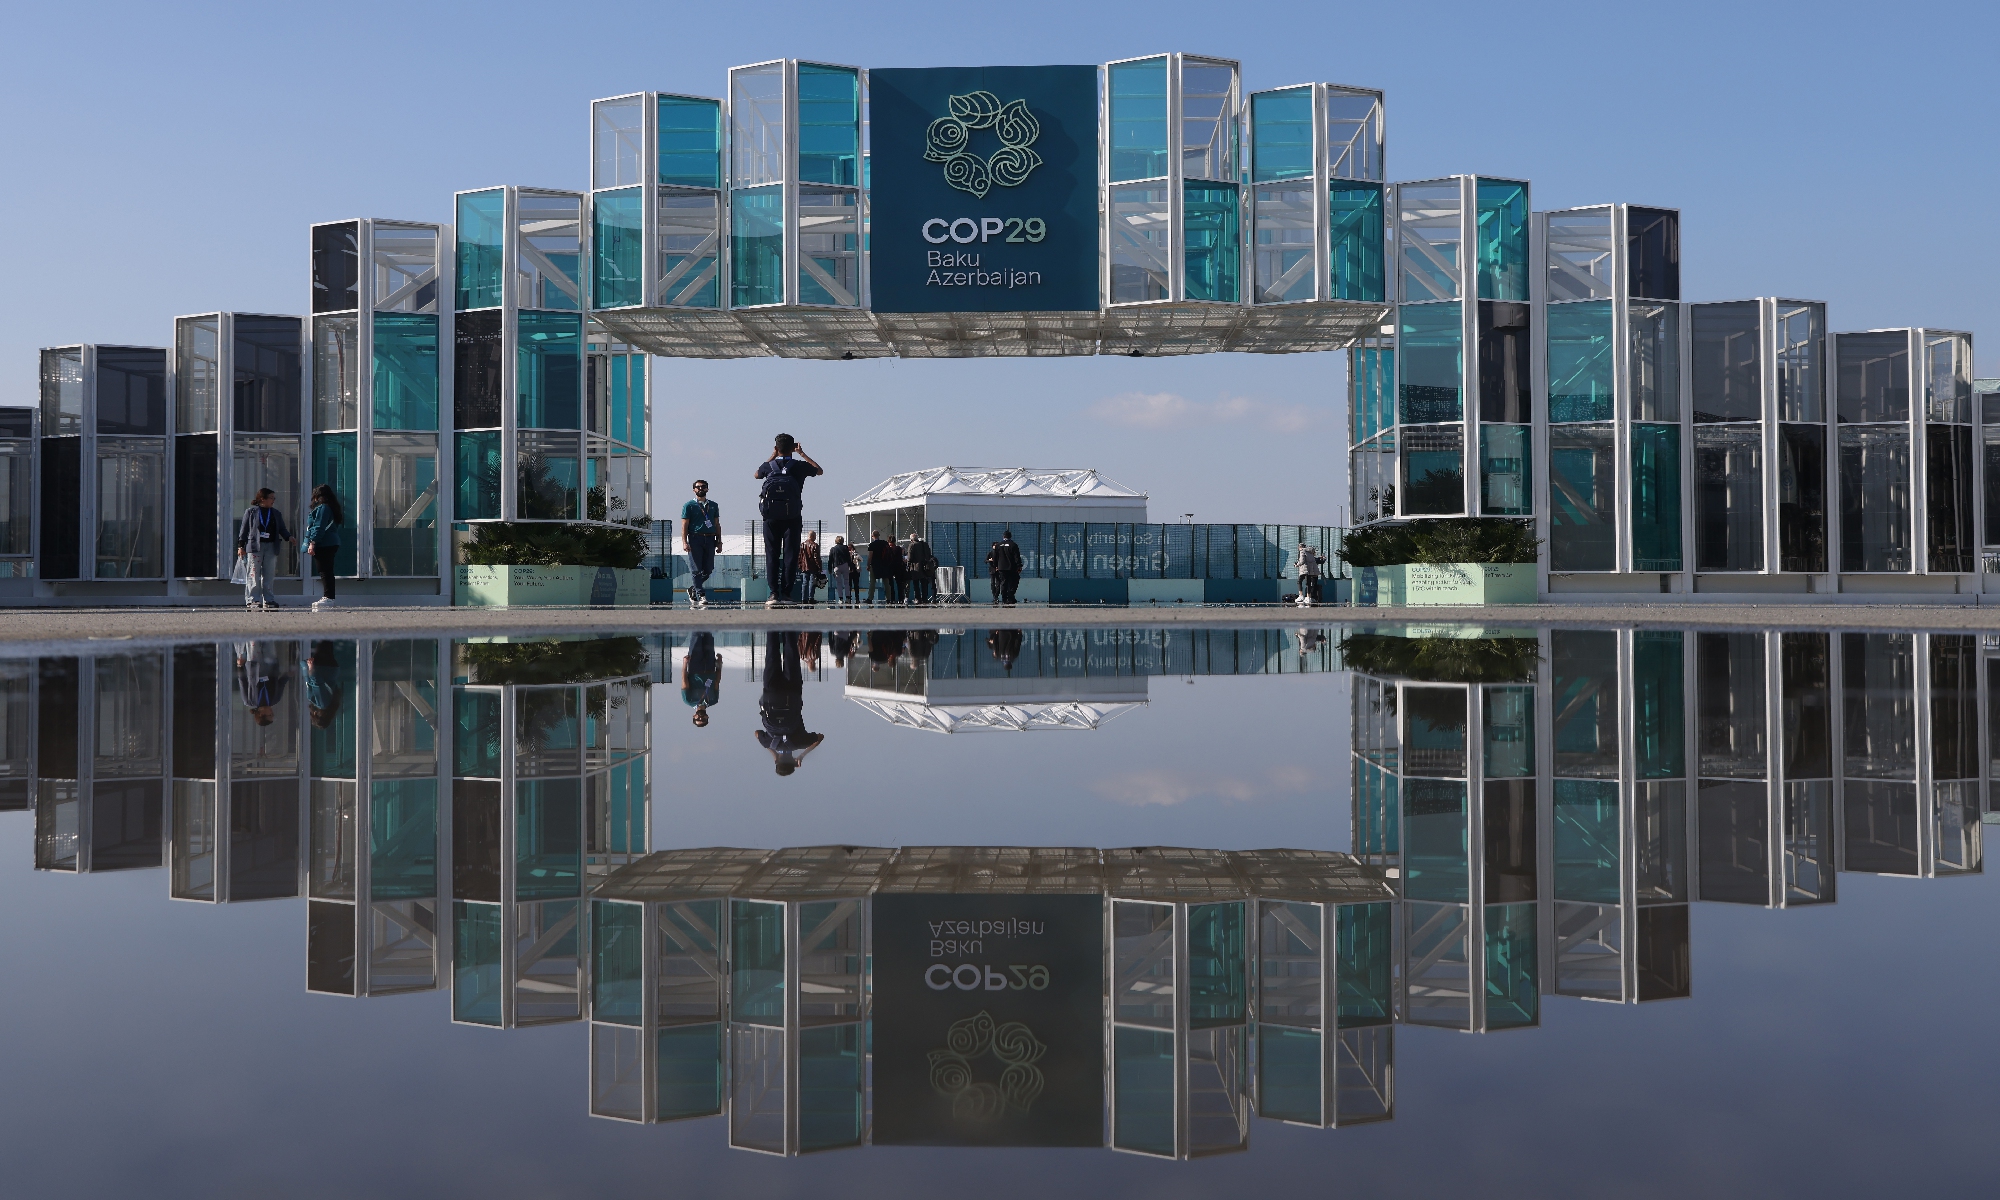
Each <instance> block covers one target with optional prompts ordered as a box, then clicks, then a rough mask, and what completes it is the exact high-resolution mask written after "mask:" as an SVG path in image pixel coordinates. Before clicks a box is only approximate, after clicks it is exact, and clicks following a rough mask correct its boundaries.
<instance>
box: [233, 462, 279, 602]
mask: <svg viewBox="0 0 2000 1200" xmlns="http://www.w3.org/2000/svg"><path fill="white" fill-rule="evenodd" d="M277 503H278V493H276V492H274V491H272V490H271V489H270V488H259V489H257V500H256V503H254V504H252V505H251V506H250V507H249V508H246V509H244V510H243V519H242V520H241V521H238V522H237V523H236V554H237V557H239V558H241V559H242V560H243V566H244V571H245V579H244V584H243V586H244V588H245V589H246V590H245V593H244V598H243V603H244V605H245V606H246V607H248V608H252V609H260V610H261V609H273V608H276V607H278V597H277V594H276V593H275V592H273V591H272V590H271V577H272V574H273V573H274V572H275V571H276V570H277V569H278V543H279V542H290V541H291V540H292V531H291V529H290V528H289V527H287V526H286V524H285V514H283V513H281V512H279V511H278V508H277Z"/></svg>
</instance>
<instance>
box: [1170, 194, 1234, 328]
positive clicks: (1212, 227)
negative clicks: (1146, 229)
mask: <svg viewBox="0 0 2000 1200" xmlns="http://www.w3.org/2000/svg"><path fill="white" fill-rule="evenodd" d="M1181 196H1182V199H1181V221H1182V231H1183V237H1184V242H1183V244H1184V245H1185V247H1186V250H1185V260H1184V263H1183V272H1182V280H1183V283H1184V285H1185V287H1186V289H1187V298H1188V299H1189V300H1207V301H1213V302H1215V303H1218V304H1235V303H1236V302H1237V300H1238V290H1237V279H1238V277H1239V275H1240V273H1241V272H1240V269H1239V256H1240V254H1241V252H1242V237H1241V236H1240V235H1239V234H1238V232H1237V224H1238V220H1239V217H1240V213H1239V211H1238V206H1237V201H1236V185H1235V184H1233V183H1231V184H1221V185H1217V184H1195V183H1187V184H1183V185H1182V193H1181Z"/></svg>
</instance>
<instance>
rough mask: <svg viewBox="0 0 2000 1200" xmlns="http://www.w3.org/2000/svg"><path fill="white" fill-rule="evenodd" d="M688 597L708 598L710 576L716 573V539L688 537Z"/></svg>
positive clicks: (693, 598) (694, 598)
mask: <svg viewBox="0 0 2000 1200" xmlns="http://www.w3.org/2000/svg"><path fill="white" fill-rule="evenodd" d="M687 549H688V599H690V600H705V599H707V598H708V577H709V576H710V575H713V574H715V539H714V538H705V537H693V538H689V539H688V544H687Z"/></svg>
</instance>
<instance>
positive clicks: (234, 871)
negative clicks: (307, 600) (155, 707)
mask: <svg viewBox="0 0 2000 1200" xmlns="http://www.w3.org/2000/svg"><path fill="white" fill-rule="evenodd" d="M350 661H351V660H350ZM168 666H169V668H170V671H171V675H170V679H169V681H168V685H167V686H168V698H169V700H170V701H171V703H170V704H168V705H167V714H168V715H167V723H168V725H169V726H170V728H169V730H168V746H169V751H170V754H171V759H170V762H169V763H168V766H169V768H170V769H169V770H168V772H167V775H168V777H169V786H170V791H169V793H168V796H167V810H166V824H167V830H166V833H167V838H166V866H167V894H168V895H169V896H170V897H172V898H173V899H175V900H187V901H194V902H199V903H206V904H236V903H243V902H246V901H252V900H279V899H289V898H292V897H295V896H298V895H299V894H300V893H301V890H302V887H303V883H304V877H305V873H306V872H305V867H306V860H305V826H304V823H303V821H302V814H303V813H304V811H305V798H306V777H307V772H308V768H309V764H310V759H311V755H312V749H313V745H314V743H315V742H316V740H317V739H318V737H319V726H318V725H317V724H316V723H315V722H316V721H317V720H318V719H319V717H320V714H321V709H319V708H318V707H316V705H317V704H318V703H320V701H318V700H316V699H315V696H316V694H317V693H316V691H315V688H314V686H313V685H314V680H313V677H312V669H311V667H310V666H309V665H308V655H307V652H306V651H305V649H304V648H303V647H302V646H300V644H299V643H297V642H294V641H290V640H281V639H276V638H262V639H257V640H253V641H247V642H222V643H215V642H196V643H193V644H189V645H179V646H175V647H174V648H173V651H172V654H171V657H170V659H169V662H168ZM321 670H322V673H324V670H325V668H324V667H322V668H321ZM349 731H350V734H351V732H352V727H351V725H350V726H349Z"/></svg>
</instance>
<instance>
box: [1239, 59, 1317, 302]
mask: <svg viewBox="0 0 2000 1200" xmlns="http://www.w3.org/2000/svg"><path fill="white" fill-rule="evenodd" d="M1296 90H1297V91H1299V92H1300V93H1301V94H1303V93H1304V92H1305V90H1306V89H1304V88H1298V89H1296ZM1312 197H1313V189H1312V187H1311V185H1310V184H1307V183H1301V184H1297V185H1294V186H1290V187H1260V188H1258V189H1257V190H1256V206H1257V211H1256V214H1255V220H1256V223H1257V248H1256V251H1255V254H1256V265H1257V284H1256V288H1257V290H1256V292H1255V293H1254V294H1253V295H1252V297H1251V299H1252V300H1254V301H1255V302H1256V303H1258V304H1278V303H1282V302H1286V301H1292V300H1311V299H1313V210H1312Z"/></svg>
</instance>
